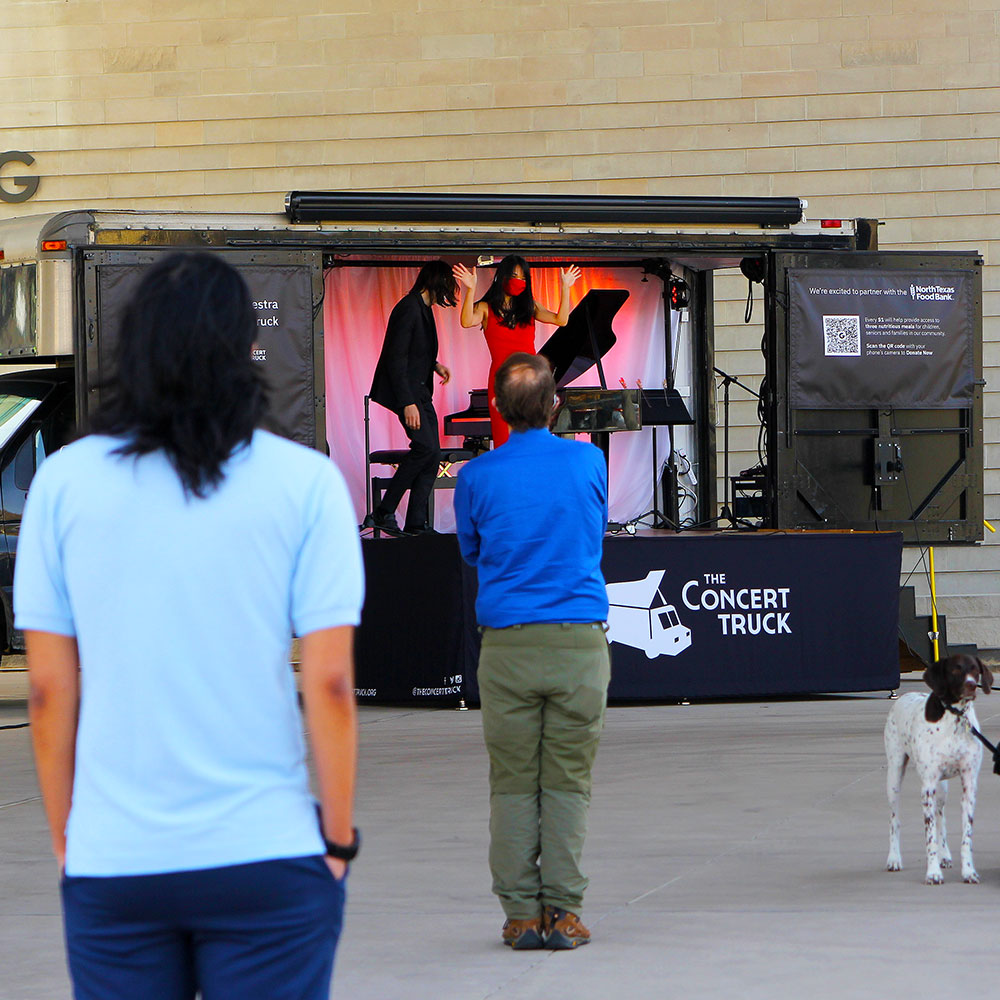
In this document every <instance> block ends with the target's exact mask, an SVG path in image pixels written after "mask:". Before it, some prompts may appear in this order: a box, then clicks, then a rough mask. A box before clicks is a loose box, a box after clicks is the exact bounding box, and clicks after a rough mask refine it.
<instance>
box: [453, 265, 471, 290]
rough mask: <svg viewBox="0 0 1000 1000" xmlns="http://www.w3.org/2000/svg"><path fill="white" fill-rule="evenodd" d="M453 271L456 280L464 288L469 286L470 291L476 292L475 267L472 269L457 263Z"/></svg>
mask: <svg viewBox="0 0 1000 1000" xmlns="http://www.w3.org/2000/svg"><path fill="white" fill-rule="evenodd" d="M451 273H452V275H453V276H454V278H455V280H456V281H457V282H458V283H459V284H460V285H462V286H463V287H464V288H468V289H469V291H470V292H474V291H475V290H476V269H475V268H473V269H472V270H471V271H470V270H469V269H468V268H467V267H466V266H465V265H464V264H455V266H454V267H452V269H451Z"/></svg>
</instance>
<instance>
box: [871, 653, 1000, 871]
mask: <svg viewBox="0 0 1000 1000" xmlns="http://www.w3.org/2000/svg"><path fill="white" fill-rule="evenodd" d="M924 681H925V683H926V684H927V686H928V687H929V688H930V689H931V693H930V694H929V695H928V694H918V693H916V692H914V693H912V694H905V695H903V697H902V698H900V699H899V701H897V702H896V703H895V704H894V705H893V706H892V708H891V709H890V710H889V718H888V719H887V720H886V723H885V754H886V759H887V761H888V765H889V770H888V775H887V777H886V789H887V791H888V794H889V857H888V859H887V860H886V863H885V867H886V869H887V870H888V871H891V872H898V871H899V870H900V869H901V868H902V867H903V862H902V859H901V858H900V855H899V789H900V787H901V785H902V783H903V773H904V772H905V770H906V764H907V761H910V760H912V761H913V765H914V767H915V768H916V769H917V774H918V775H919V776H920V788H921V802H922V804H923V811H924V836H925V839H926V841H927V874H926V876H925V877H924V881H925V882H926V883H927V884H928V885H940V884H941V883H942V882H943V881H944V878H943V876H942V875H941V869H942V868H950V867H951V852H950V851H949V850H948V844H947V841H946V840H945V826H944V804H945V800H946V799H947V797H948V781H947V779H948V778H954V777H955V776H956V775H957V776H958V777H959V778H961V780H962V850H961V856H962V879H963V880H964V881H966V882H978V881H979V876H978V875H977V874H976V869H975V867H974V866H973V864H972V817H973V813H974V812H975V809H976V782H977V780H978V778H979V766H980V764H982V761H983V748H982V745H981V744H980V743H979V741H978V740H977V739H976V738H975V736H973V735H972V731H971V727H972V726H975V728H976V729H978V728H979V723H978V721H977V720H976V712H975V709H974V708H973V707H972V702H973V701H974V700H975V697H976V689H977V688H980V687H981V688H982V689H983V693H984V694H989V693H990V689H991V688H992V687H993V674H991V673H990V671H989V669H988V668H987V667H986V666H984V665H983V662H982V661H981V660H980V659H978V658H977V657H974V656H950V657H948V659H947V660H944V661H943V662H940V663H935V664H934V665H933V666H931V667H928V668H927V670H926V671H924ZM948 708H953V709H954V710H955V712H958V713H959V714H958V716H956V715H954V714H953V713H952V712H950V711H948Z"/></svg>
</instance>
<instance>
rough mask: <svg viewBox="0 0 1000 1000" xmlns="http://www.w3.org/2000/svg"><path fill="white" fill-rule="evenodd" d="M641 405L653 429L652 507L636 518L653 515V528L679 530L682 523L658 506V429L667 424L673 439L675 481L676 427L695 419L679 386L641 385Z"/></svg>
mask: <svg viewBox="0 0 1000 1000" xmlns="http://www.w3.org/2000/svg"><path fill="white" fill-rule="evenodd" d="M639 407H640V410H641V413H642V425H643V427H646V426H647V425H648V426H650V427H652V429H653V509H652V510H647V511H646V513H645V514H642V515H640V516H639V517H637V518H634V519H633V520H634V521H641V520H642V519H643V518H645V517H649V515H650V514H652V515H653V525H652V526H653V528H657V529H662V528H673V530H674V531H680V530H681V529H680V525H679V524H678V523H677V521H676V520H674V519H673V518H671V517H668V516H667V515H666V514H665V513H664V512H663V511H662V510H660V509H659V508H658V507H657V506H656V484H657V481H658V479H659V473H660V469H659V462H658V461H657V456H656V429H657V427H666V428H667V434H668V437H669V441H670V452H669V455H668V458H667V465H668V467H669V468H670V470H671V476H670V478H671V481H672V482H673V481H675V480H676V471H675V467H674V464H673V458H674V426H675V425H676V424H693V423H694V420H693V419H692V417H691V414H690V413H688V409H687V407H686V406H685V405H684V400H683V399H682V398H681V394H680V393H679V392H678V391H677V390H676V389H652V390H650V389H644V388H642V387H640V388H639Z"/></svg>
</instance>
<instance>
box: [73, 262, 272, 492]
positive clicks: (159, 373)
mask: <svg viewBox="0 0 1000 1000" xmlns="http://www.w3.org/2000/svg"><path fill="white" fill-rule="evenodd" d="M256 330H257V321H256V317H255V315H254V311H253V304H252V302H251V300H250V292H249V290H248V289H247V286H246V282H244V280H243V278H242V277H241V276H240V275H239V274H238V273H237V272H236V270H235V269H234V268H233V267H231V266H230V265H229V264H227V263H225V261H223V260H222V259H220V258H219V257H217V256H215V255H214V254H210V253H172V254H170V255H168V256H166V257H164V259H163V260H160V261H158V262H157V263H156V264H154V265H153V266H152V267H151V268H150V269H149V270H148V271H147V272H146V273H145V275H143V277H142V280H141V281H140V282H139V285H138V287H137V288H136V290H135V292H134V294H133V295H132V297H131V299H130V300H129V302H128V304H127V305H126V307H125V311H124V315H123V317H122V324H121V329H120V332H119V338H118V343H117V344H116V345H115V349H114V357H113V368H112V375H111V377H110V379H109V380H108V382H107V383H106V384H105V385H104V386H103V387H102V394H101V397H102V398H101V403H100V405H99V407H98V409H97V411H96V412H95V413H94V415H93V417H92V419H91V422H90V426H91V430H92V431H95V432H97V433H99V434H110V435H113V436H115V437H123V438H125V439H126V440H125V443H124V444H122V446H121V447H120V448H118V449H117V453H118V454H121V455H146V454H149V453H150V452H153V451H159V450H160V449H162V450H163V451H164V452H165V453H166V456H167V458H168V459H169V460H170V464H171V465H172V466H173V467H174V469H175V470H176V472H177V475H178V476H179V477H180V480H181V484H182V485H183V487H184V492H185V493H188V494H190V493H193V494H194V495H195V496H198V497H204V496H206V495H207V494H208V493H209V492H210V491H211V490H212V489H214V488H215V487H216V486H218V485H219V483H220V482H221V481H222V478H223V465H224V464H225V462H226V460H227V459H228V458H229V456H230V455H231V454H232V453H233V451H234V450H235V449H236V448H237V447H238V446H239V445H242V444H246V443H248V442H249V441H250V438H251V437H252V436H253V432H254V428H255V427H256V426H257V425H258V424H259V423H260V420H261V418H262V417H263V415H264V410H265V408H266V406H267V390H266V388H265V385H264V379H263V376H262V374H261V372H260V371H259V369H258V368H257V366H256V364H255V363H254V362H253V361H252V360H251V357H250V352H251V348H252V347H253V342H254V337H255V335H256Z"/></svg>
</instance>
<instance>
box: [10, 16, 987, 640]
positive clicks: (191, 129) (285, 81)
mask: <svg viewBox="0 0 1000 1000" xmlns="http://www.w3.org/2000/svg"><path fill="white" fill-rule="evenodd" d="M331 7H337V8H339V12H332V11H331V10H330V8H331ZM996 8H997V4H996V3H995V0H725V2H722V0H632V2H581V0H570V2H564V3H559V2H545V3H542V2H540V0H539V2H532V0H415V2H412V3H404V2H402V0H341V2H339V3H338V4H323V3H320V2H318V0H283V2H282V3H280V4H273V3H268V2H264V0H173V2H171V3H169V4H164V3H158V2H154V0H4V2H3V3H2V4H0V126H2V131H0V137H2V138H0V152H2V151H3V150H5V149H21V150H27V151H30V152H32V153H33V154H34V155H35V157H36V160H37V162H36V169H37V171H38V173H39V174H40V176H41V177H42V180H41V185H40V187H39V190H38V193H37V194H36V195H35V197H34V198H32V199H31V201H29V202H25V203H22V204H18V205H3V204H0V213H5V214H6V215H8V216H9V215H13V214H29V213H37V212H47V211H51V210H56V209H61V208H69V207H88V208H102V207H111V206H137V205H148V206H155V207H158V208H172V209H193V210H198V209H200V210H215V211H272V212H274V211H280V210H281V206H282V198H283V196H284V194H285V192H287V191H289V190H292V189H294V188H313V189H323V188H325V189H336V188H353V189H371V190H377V189H393V188H395V189H410V190H434V189H437V190H449V191H463V190H477V189H478V190H490V191H517V190H521V191H537V192H543V191H552V192H606V193H619V194H625V193H628V194H632V193H635V194H642V193H654V194H704V195H798V196H801V197H805V198H807V199H808V200H809V202H810V215H811V216H812V217H814V218H816V217H823V216H834V217H841V216H848V217H856V216H871V217H876V218H879V219H882V220H884V222H885V224H884V226H883V227H882V230H881V233H880V241H881V245H882V246H883V247H886V248H892V247H910V248H942V249H968V248H975V249H978V250H979V251H980V252H981V253H982V254H983V255H984V256H985V259H986V262H987V267H986V270H985V289H986V292H985V313H986V323H985V339H986V346H985V363H986V366H987V372H986V376H987V379H988V380H989V382H990V384H989V385H988V386H987V391H986V440H987V466H988V471H987V473H986V492H987V499H986V511H987V517H989V518H991V519H993V520H995V521H997V522H1000V386H998V382H1000V335H998V333H997V329H996V317H997V315H998V313H1000V252H998V251H1000V242H998V240H997V239H996V238H995V235H994V234H995V227H996V226H997V222H998V217H1000V165H998V135H1000V44H998V37H997V26H998V17H1000V15H998V12H997V9H996ZM16 172H23V171H22V170H20V169H14V168H12V167H10V166H8V168H6V169H5V170H4V172H3V176H4V177H6V178H8V179H7V180H6V181H5V183H6V184H7V185H8V186H9V184H10V181H9V176H10V175H11V174H13V173H16ZM717 288H718V295H719V309H718V315H719V320H720V328H719V331H718V345H719V347H720V349H721V351H722V354H721V355H720V367H724V368H726V369H727V370H730V371H733V372H734V373H737V374H741V375H744V376H748V377H749V381H750V382H751V383H752V384H756V378H755V376H758V375H759V374H760V373H761V372H762V370H763V366H762V362H761V359H760V355H759V352H758V344H759V339H760V330H759V328H758V327H754V326H751V327H745V326H744V324H743V322H742V314H743V298H744V295H745V283H744V282H743V280H742V279H741V278H739V277H738V276H735V277H722V278H720V280H719V281H718V283H717ZM734 400H736V402H735V405H734V411H733V416H734V420H735V422H736V424H737V428H736V431H735V434H734V441H735V446H736V449H737V452H736V453H734V454H733V456H732V467H733V468H734V469H740V468H743V467H744V466H746V465H749V464H751V463H752V461H753V460H754V456H753V454H752V453H753V451H754V449H755V442H756V429H755V423H756V422H755V410H754V406H753V405H752V403H751V402H750V401H747V402H742V401H739V400H738V399H737V393H736V392H734ZM993 537H994V536H988V538H987V543H988V544H986V545H985V546H983V547H982V548H981V549H979V550H970V549H951V550H948V549H941V550H939V552H938V554H937V563H938V566H939V568H940V572H941V580H940V593H941V605H942V609H943V610H946V611H948V612H949V613H951V614H952V616H953V617H952V627H953V634H955V633H957V634H958V636H959V638H962V639H968V640H973V641H978V642H979V643H980V645H984V646H992V647H1000V572H998V570H1000V547H997V545H996V544H994V543H992V539H993ZM996 537H1000V535H998V536H996ZM907 559H908V561H909V562H911V563H912V561H913V556H912V555H910V554H908V556H907ZM907 569H909V566H908V567H907ZM922 579H923V577H922V575H921V574H917V575H916V577H915V581H914V582H917V583H918V585H920V586H921V587H923V589H924V591H926V587H925V585H924V584H923V583H921V580H922Z"/></svg>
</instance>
